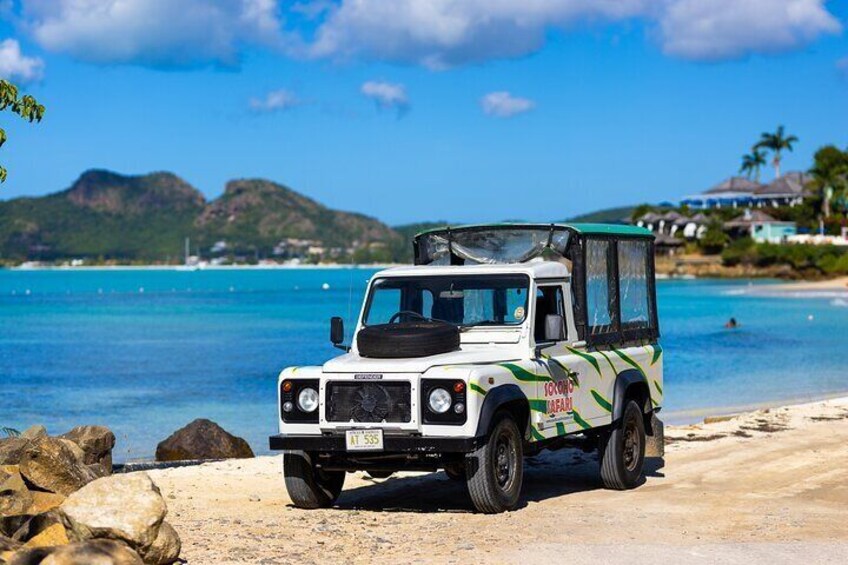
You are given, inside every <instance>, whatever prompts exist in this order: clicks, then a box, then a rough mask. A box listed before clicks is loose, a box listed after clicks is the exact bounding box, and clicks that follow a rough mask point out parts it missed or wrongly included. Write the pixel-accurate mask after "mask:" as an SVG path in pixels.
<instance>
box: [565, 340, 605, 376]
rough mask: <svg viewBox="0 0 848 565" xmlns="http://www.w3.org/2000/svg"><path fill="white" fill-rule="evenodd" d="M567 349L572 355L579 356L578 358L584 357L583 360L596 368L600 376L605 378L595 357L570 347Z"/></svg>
mask: <svg viewBox="0 0 848 565" xmlns="http://www.w3.org/2000/svg"><path fill="white" fill-rule="evenodd" d="M565 348H566V349H567V350H568V351H570V352H571V353H573V354H575V355H577V356H578V357H582V358H583V359H585V360H586V361H588V362H589V363H590V364H591V365H592V366H593V367H594V368H595V370H596V371H597V372H598V375H599V376H601V377H603V375H602V374H601V366H600V365H599V364H598V360H597V359H595V356H594V355H589V354H588V353H583V352H582V351H578V350H576V349H572V348H571V347H568V346H566V347H565Z"/></svg>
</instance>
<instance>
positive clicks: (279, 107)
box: [250, 88, 303, 112]
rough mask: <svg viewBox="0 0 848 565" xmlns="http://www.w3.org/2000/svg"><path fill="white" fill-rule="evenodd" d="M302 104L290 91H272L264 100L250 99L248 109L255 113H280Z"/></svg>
mask: <svg viewBox="0 0 848 565" xmlns="http://www.w3.org/2000/svg"><path fill="white" fill-rule="evenodd" d="M302 103H303V102H302V101H301V100H300V99H299V98H298V97H297V96H296V95H295V94H294V93H293V92H292V91H290V90H286V89H284V88H283V89H280V90H273V91H271V92H269V93H268V94H266V95H265V97H264V98H251V99H250V108H251V109H252V110H255V111H257V112H282V111H283V110H288V109H290V108H294V107H295V106H299V105H301V104H302Z"/></svg>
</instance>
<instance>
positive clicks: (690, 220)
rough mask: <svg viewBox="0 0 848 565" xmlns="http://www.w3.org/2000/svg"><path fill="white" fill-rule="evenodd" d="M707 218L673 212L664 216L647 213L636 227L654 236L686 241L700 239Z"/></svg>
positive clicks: (705, 226)
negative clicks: (649, 231)
mask: <svg viewBox="0 0 848 565" xmlns="http://www.w3.org/2000/svg"><path fill="white" fill-rule="evenodd" d="M707 224H709V218H707V217H706V216H705V215H704V214H701V213H698V214H696V215H694V216H692V217H689V216H684V215H683V214H679V213H677V212H674V211H669V212H666V213H665V214H656V213H654V212H648V213H647V214H645V215H644V216H641V217H640V218H638V219H637V220H636V225H637V226H639V227H643V228H645V229H648V230H651V231H652V232H654V233H655V234H657V235H658V236H659V235H665V236H669V237H676V238H683V239H688V240H693V239H701V237H702V236H703V235H704V232H705V231H707Z"/></svg>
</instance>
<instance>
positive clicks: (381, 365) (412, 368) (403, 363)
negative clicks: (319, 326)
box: [323, 346, 524, 373]
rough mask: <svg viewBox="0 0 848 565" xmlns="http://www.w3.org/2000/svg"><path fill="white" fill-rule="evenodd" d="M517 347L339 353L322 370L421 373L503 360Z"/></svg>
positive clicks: (518, 351) (513, 356) (516, 354)
mask: <svg viewBox="0 0 848 565" xmlns="http://www.w3.org/2000/svg"><path fill="white" fill-rule="evenodd" d="M523 352H524V350H523V349H522V348H520V347H508V346H506V347H504V346H499V347H498V348H497V349H492V348H486V349H469V350H459V351H451V352H450V353H441V354H439V355H431V356H429V357H413V358H407V359H376V358H366V357H360V356H359V355H358V354H356V353H348V354H346V355H341V356H339V357H336V358H335V359H331V360H329V361H327V362H326V363H324V366H323V371H324V372H325V373H423V372H425V371H427V369H430V368H432V367H440V366H445V365H469V364H482V363H504V362H507V361H515V360H518V359H521V358H522V353H523Z"/></svg>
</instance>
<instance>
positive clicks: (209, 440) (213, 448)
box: [156, 419, 254, 461]
mask: <svg viewBox="0 0 848 565" xmlns="http://www.w3.org/2000/svg"><path fill="white" fill-rule="evenodd" d="M251 457H254V455H253V450H252V449H250V445H248V443H247V442H246V441H245V440H244V439H242V438H240V437H236V436H234V435H232V434H230V433H229V432H227V431H226V430H224V429H223V428H222V427H221V426H219V425H218V424H216V423H215V422H212V421H210V420H205V419H199V420H195V421H193V422H191V423H190V424H188V425H187V426H185V427H184V428H181V429H179V430H177V431H176V432H174V433H173V434H172V435H171V436H170V437H169V438H168V439H166V440H165V441H163V442H162V443H160V444H159V445H158V446H157V447H156V460H157V461H184V460H196V459H246V458H251Z"/></svg>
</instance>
